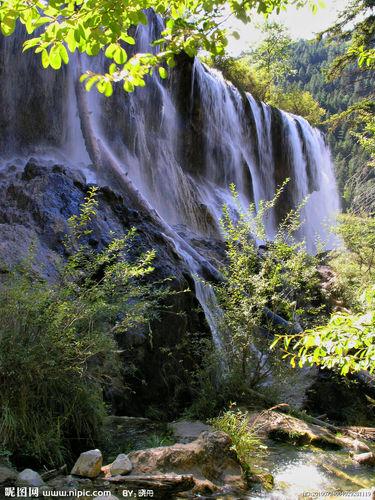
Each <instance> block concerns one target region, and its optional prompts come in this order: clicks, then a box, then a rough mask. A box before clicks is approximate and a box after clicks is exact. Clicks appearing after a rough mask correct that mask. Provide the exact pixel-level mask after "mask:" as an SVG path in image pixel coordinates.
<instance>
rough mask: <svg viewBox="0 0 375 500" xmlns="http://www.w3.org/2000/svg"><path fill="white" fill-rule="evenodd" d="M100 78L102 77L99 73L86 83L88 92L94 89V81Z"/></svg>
mask: <svg viewBox="0 0 375 500" xmlns="http://www.w3.org/2000/svg"><path fill="white" fill-rule="evenodd" d="M99 78H100V77H99V76H98V75H94V76H92V77H91V78H90V79H89V80H87V82H86V84H85V89H86V90H87V92H89V91H90V90H91V89H92V87H93V85H94V83H95V82H97V81H98V80H99Z"/></svg>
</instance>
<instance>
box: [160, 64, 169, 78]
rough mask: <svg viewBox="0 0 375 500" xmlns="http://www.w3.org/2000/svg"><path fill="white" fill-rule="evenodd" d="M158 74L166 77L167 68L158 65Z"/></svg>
mask: <svg viewBox="0 0 375 500" xmlns="http://www.w3.org/2000/svg"><path fill="white" fill-rule="evenodd" d="M159 75H160V78H163V79H164V80H165V79H166V78H167V77H168V73H167V70H166V69H165V68H163V66H160V67H159Z"/></svg>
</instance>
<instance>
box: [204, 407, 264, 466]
mask: <svg viewBox="0 0 375 500" xmlns="http://www.w3.org/2000/svg"><path fill="white" fill-rule="evenodd" d="M210 423H211V425H212V426H213V427H215V429H217V430H219V431H222V432H225V433H226V434H228V436H230V438H231V440H232V450H233V451H234V452H235V453H236V455H237V458H238V460H239V461H240V463H241V466H242V468H243V469H244V472H245V473H247V474H249V473H250V471H251V469H252V464H253V462H254V459H255V458H257V459H259V453H260V451H261V450H262V449H266V446H264V445H263V444H262V440H261V439H260V438H259V437H258V435H257V433H256V430H255V428H254V427H252V425H251V424H250V417H249V415H248V414H247V413H246V412H242V411H241V410H239V409H234V408H231V409H229V410H227V411H225V412H224V413H222V414H221V415H220V416H219V417H216V418H213V419H212V420H210Z"/></svg>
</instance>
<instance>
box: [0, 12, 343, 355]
mask: <svg viewBox="0 0 375 500" xmlns="http://www.w3.org/2000/svg"><path fill="white" fill-rule="evenodd" d="M160 29H161V24H160V20H159V19H158V18H157V17H156V16H150V18H149V24H148V25H147V26H145V27H141V28H139V29H138V30H137V45H136V50H137V51H149V50H151V49H150V42H151V41H152V40H154V39H155V38H157V33H158V31H160ZM23 38H24V33H23V31H22V28H21V27H20V26H18V27H17V32H16V34H15V36H13V37H11V38H9V39H4V38H1V39H0V45H1V50H0V68H1V70H0V81H1V88H2V93H1V96H0V104H1V107H2V109H3V110H6V112H5V113H3V114H2V116H1V117H0V131H1V132H0V159H1V163H2V164H3V165H6V164H15V165H20V166H22V165H24V164H25V161H26V160H27V159H29V158H30V157H31V156H32V157H34V158H36V159H37V160H39V161H41V162H59V163H61V162H63V163H65V164H66V165H69V166H71V167H73V168H75V169H78V170H80V171H82V172H83V173H84V175H85V176H86V178H87V180H88V181H89V182H97V183H98V184H103V183H107V184H108V183H110V184H111V185H112V186H113V187H114V188H116V189H118V190H120V191H121V190H126V191H127V193H131V196H132V198H133V199H134V200H136V202H137V204H138V206H140V207H142V209H143V210H147V212H148V213H150V214H152V216H153V217H154V218H155V220H156V221H157V223H158V224H159V227H160V231H161V232H162V233H163V234H165V235H166V237H168V239H169V240H170V241H172V242H173V244H174V245H175V248H176V251H177V252H178V253H179V254H180V256H181V258H182V259H183V260H184V261H185V263H186V264H187V266H188V267H189V269H190V271H191V274H192V276H193V278H194V279H195V286H196V295H197V298H198V300H199V301H200V303H201V305H202V308H203V310H204V312H205V314H206V318H207V321H208V323H209V325H210V327H211V330H212V332H213V337H214V340H215V343H216V345H217V346H218V347H220V342H221V340H220V335H219V333H218V326H217V314H218V313H217V311H215V309H217V305H216V302H215V297H214V295H213V292H212V289H211V288H209V287H208V286H206V285H204V284H202V282H201V281H200V280H199V278H198V277H199V275H200V274H201V269H202V267H206V268H207V267H208V268H210V269H211V271H212V273H215V270H214V269H213V268H212V266H211V265H210V264H209V263H208V262H207V261H206V260H205V259H204V258H203V256H202V255H200V253H199V252H198V251H197V250H196V249H194V248H193V247H192V246H191V245H190V244H189V243H188V242H186V241H184V240H183V239H182V238H181V236H179V235H178V233H177V230H176V229H175V226H176V225H179V226H183V227H185V228H187V230H191V231H194V232H196V233H198V234H200V235H202V236H204V237H211V236H213V237H216V238H220V228H219V223H218V222H219V219H220V216H221V211H222V206H223V204H224V203H227V204H231V203H233V200H232V198H231V194H230V190H229V185H230V184H231V183H234V184H235V185H236V188H237V191H238V193H239V198H240V200H241V203H242V204H243V206H244V207H247V206H248V204H249V203H250V202H253V203H254V204H255V206H258V204H259V202H260V200H262V199H266V200H269V199H272V197H273V195H274V193H275V190H276V188H277V186H279V185H280V184H281V183H282V182H283V181H284V180H285V179H286V178H290V182H289V184H288V186H287V189H286V190H285V193H283V196H282V198H281V200H280V204H279V205H278V206H277V207H275V209H274V212H273V213H272V214H271V217H270V218H269V220H268V221H267V232H268V236H269V237H270V238H272V236H273V235H274V234H275V232H276V230H277V224H278V222H279V221H280V218H281V217H282V215H283V214H285V213H286V212H288V211H289V210H290V209H292V208H295V207H296V206H298V205H299V204H300V203H301V202H302V201H303V200H304V198H305V197H307V196H308V201H307V204H306V205H305V206H304V207H303V209H302V216H303V220H304V223H303V226H302V228H301V234H300V237H301V238H304V239H305V240H306V245H307V248H308V249H309V251H311V252H314V251H315V249H316V242H317V240H318V239H320V240H321V241H323V243H325V245H326V246H327V247H330V246H332V245H333V244H334V241H333V239H332V237H331V236H330V235H329V231H328V230H327V227H326V226H328V225H329V224H330V223H332V220H333V217H334V214H335V213H336V212H337V211H338V210H339V200H338V195H337V190H336V184H335V179H334V174H333V166H332V161H331V158H330V151H329V148H328V146H327V145H326V143H325V141H324V137H323V135H322V133H321V132H320V131H319V130H317V129H315V128H313V127H311V126H310V125H309V124H308V123H307V122H306V120H304V119H302V118H300V117H297V116H293V115H290V114H288V113H285V112H281V111H279V110H276V109H274V108H271V107H270V106H268V105H266V104H264V103H261V102H257V101H256V100H255V99H254V98H253V97H252V96H251V95H249V94H248V95H242V94H241V93H240V92H239V91H238V90H237V89H236V88H235V87H234V86H233V85H231V84H229V83H228V82H226V81H225V80H224V79H223V77H222V76H221V74H220V73H218V72H216V71H213V70H209V69H208V68H206V67H205V66H204V65H202V64H201V63H200V62H199V61H198V60H195V61H191V60H186V61H185V64H183V65H182V67H181V68H179V67H177V68H176V69H175V70H173V72H172V74H171V75H170V77H169V79H168V81H166V82H164V81H161V80H160V79H159V77H158V76H157V75H155V76H153V77H152V78H149V79H148V82H147V85H146V87H145V88H139V89H136V91H135V92H134V93H132V94H125V93H124V92H123V90H122V87H121V86H119V88H117V89H115V92H114V95H113V96H112V97H110V98H105V97H103V96H101V95H99V94H98V93H97V92H96V91H95V90H93V91H91V92H90V93H86V92H85V90H84V89H83V88H82V86H81V85H80V84H79V83H77V81H78V76H79V74H80V73H81V72H82V71H83V70H84V69H86V68H91V69H94V70H95V68H96V69H100V70H101V71H103V68H104V65H105V64H107V63H106V62H105V61H104V60H103V57H100V56H98V57H96V58H87V57H86V58H83V57H81V58H79V56H78V55H74V57H72V60H71V63H70V65H69V66H68V67H67V68H63V69H62V70H61V71H60V72H54V71H53V70H51V69H48V70H43V69H42V68H41V64H40V61H39V59H38V57H36V56H34V55H32V54H31V53H27V54H26V55H22V53H21V47H22V39H23ZM182 88H183V89H184V91H183V92H182V91H181V89H182Z"/></svg>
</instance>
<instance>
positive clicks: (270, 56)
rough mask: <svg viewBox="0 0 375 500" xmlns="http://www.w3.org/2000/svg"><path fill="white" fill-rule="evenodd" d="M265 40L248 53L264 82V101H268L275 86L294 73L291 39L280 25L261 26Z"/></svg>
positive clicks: (269, 22) (270, 23) (268, 24)
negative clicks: (291, 57)
mask: <svg viewBox="0 0 375 500" xmlns="http://www.w3.org/2000/svg"><path fill="white" fill-rule="evenodd" d="M261 32H262V33H263V35H264V39H263V40H262V41H261V42H260V43H259V45H258V46H257V47H256V48H254V49H253V50H251V51H250V52H249V53H248V57H249V61H250V63H251V64H252V65H254V68H255V69H256V71H257V72H258V73H259V74H260V78H261V79H262V81H263V85H264V91H263V97H262V99H263V100H268V99H270V97H271V96H272V94H273V89H274V87H275V86H279V85H281V84H282V83H283V82H284V81H285V78H286V76H287V75H288V74H290V73H292V72H293V68H292V66H291V59H290V46H291V41H292V40H291V38H290V36H289V34H288V31H287V29H286V28H285V26H283V25H282V24H280V23H277V22H271V21H267V22H265V23H264V24H263V26H261Z"/></svg>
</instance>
